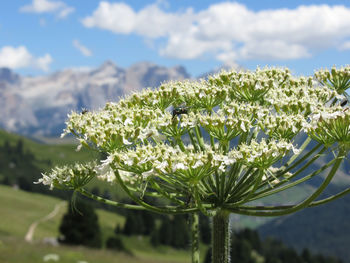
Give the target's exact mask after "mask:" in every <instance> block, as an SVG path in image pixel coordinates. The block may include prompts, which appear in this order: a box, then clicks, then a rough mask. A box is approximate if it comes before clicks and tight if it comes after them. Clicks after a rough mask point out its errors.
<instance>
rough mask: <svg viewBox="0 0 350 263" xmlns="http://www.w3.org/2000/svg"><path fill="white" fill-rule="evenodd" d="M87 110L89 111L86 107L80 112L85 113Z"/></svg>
mask: <svg viewBox="0 0 350 263" xmlns="http://www.w3.org/2000/svg"><path fill="white" fill-rule="evenodd" d="M87 112H89V110H88V109H86V108H83V109H82V110H81V114H85V113H87Z"/></svg>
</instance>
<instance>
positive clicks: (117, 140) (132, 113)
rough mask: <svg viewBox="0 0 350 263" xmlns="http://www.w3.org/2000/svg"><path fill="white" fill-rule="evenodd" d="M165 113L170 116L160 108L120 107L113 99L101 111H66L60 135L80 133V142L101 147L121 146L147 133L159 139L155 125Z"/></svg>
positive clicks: (106, 149)
mask: <svg viewBox="0 0 350 263" xmlns="http://www.w3.org/2000/svg"><path fill="white" fill-rule="evenodd" d="M164 115H166V116H167V117H168V119H170V118H171V115H170V113H169V112H163V111H161V110H160V109H151V108H146V107H145V108H141V107H137V105H135V107H134V108H132V109H128V108H123V107H121V106H120V105H119V104H116V103H108V104H107V105H106V107H105V108H104V109H103V110H102V111H98V112H87V113H85V114H78V113H76V112H73V113H72V114H71V115H69V122H67V128H66V129H65V131H64V133H63V135H65V134H67V133H70V132H72V133H74V134H76V135H77V136H78V137H79V140H80V142H81V144H83V145H88V144H90V143H92V144H94V145H96V146H97V147H98V148H100V149H102V150H104V151H107V152H109V151H111V150H113V149H116V148H122V147H124V146H127V145H131V144H133V143H137V142H138V141H143V140H144V139H147V138H149V137H152V138H154V139H156V140H159V139H162V138H163V137H162V135H161V134H159V133H158V129H156V128H155V127H156V125H158V124H159V123H157V120H160V119H161V117H164Z"/></svg>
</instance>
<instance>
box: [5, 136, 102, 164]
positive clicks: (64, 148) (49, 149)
mask: <svg viewBox="0 0 350 263" xmlns="http://www.w3.org/2000/svg"><path fill="white" fill-rule="evenodd" d="M18 140H22V141H23V146H24V150H25V151H27V150H28V151H30V152H32V153H33V154H34V155H35V157H36V158H37V159H38V160H50V161H51V165H43V166H42V167H41V168H43V169H44V170H48V169H50V168H51V166H52V165H53V166H55V165H62V164H72V163H75V162H77V161H90V160H93V159H95V158H96V157H98V153H97V152H93V151H88V150H87V149H84V148H83V149H81V151H79V152H76V151H75V149H76V147H77V145H76V144H74V143H73V141H72V140H63V139H62V140H61V141H62V143H55V144H47V143H41V142H39V141H35V140H31V139H28V138H25V137H23V136H20V135H16V134H13V133H8V132H6V131H3V130H0V145H3V144H4V143H5V142H6V141H8V142H10V144H15V143H17V142H18ZM55 142H58V141H55Z"/></svg>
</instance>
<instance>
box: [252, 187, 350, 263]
mask: <svg viewBox="0 0 350 263" xmlns="http://www.w3.org/2000/svg"><path fill="white" fill-rule="evenodd" d="M338 191H339V189H336V187H334V186H333V187H328V193H334V192H338ZM349 202H350V195H347V196H345V197H343V198H340V199H338V200H336V201H334V202H331V203H328V204H325V205H322V206H319V207H313V208H307V209H304V210H302V211H300V212H298V213H296V214H293V215H290V216H284V217H279V218H276V219H275V220H273V221H271V222H269V223H267V224H266V225H263V226H261V227H260V228H259V232H260V234H261V235H262V236H263V237H268V236H270V237H274V238H278V239H280V240H282V241H283V242H284V243H286V244H287V245H289V246H292V247H294V248H296V249H298V250H301V249H303V248H304V247H308V248H309V249H310V250H311V251H314V252H318V253H323V254H327V255H332V256H337V257H339V258H342V259H343V260H344V262H350V261H349V258H350V252H349V248H348V246H349V244H350V221H349V220H348V216H349V214H350V205H349Z"/></svg>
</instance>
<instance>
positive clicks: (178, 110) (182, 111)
mask: <svg viewBox="0 0 350 263" xmlns="http://www.w3.org/2000/svg"><path fill="white" fill-rule="evenodd" d="M187 113H188V107H186V106H185V105H181V106H178V107H174V109H173V112H172V114H173V119H174V118H175V117H176V116H180V115H181V114H187Z"/></svg>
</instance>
